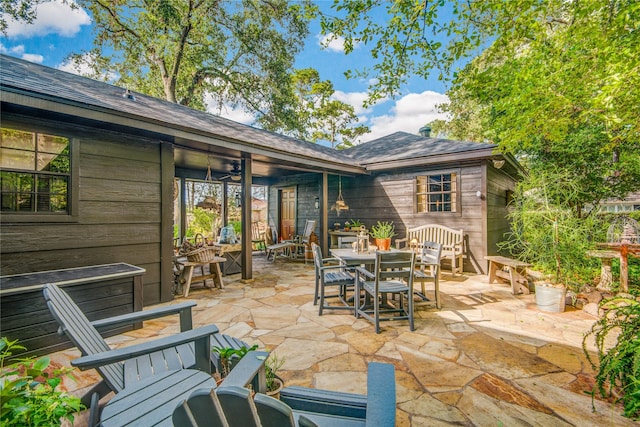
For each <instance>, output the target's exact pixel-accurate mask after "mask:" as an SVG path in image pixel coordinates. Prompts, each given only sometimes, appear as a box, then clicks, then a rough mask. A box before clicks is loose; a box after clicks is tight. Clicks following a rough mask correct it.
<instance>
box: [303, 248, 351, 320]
mask: <svg viewBox="0 0 640 427" xmlns="http://www.w3.org/2000/svg"><path fill="white" fill-rule="evenodd" d="M311 250H312V251H313V262H314V264H315V269H316V274H315V276H316V288H315V292H314V296H313V304H314V305H316V304H318V300H319V301H320V304H319V308H318V315H320V316H322V311H323V310H324V309H329V310H339V309H342V310H344V309H347V310H353V306H352V305H350V304H349V303H348V301H347V290H353V287H354V285H355V277H354V276H353V275H352V274H351V273H349V272H348V271H347V270H346V269H345V266H344V265H342V264H340V263H339V261H338V260H337V259H335V258H322V248H320V246H318V245H316V244H315V243H311ZM328 287H333V288H337V289H336V293H335V294H332V295H326V294H325V290H326V289H327V288H328ZM327 298H338V299H340V301H341V302H342V305H329V304H327V303H326V302H325V299H327Z"/></svg>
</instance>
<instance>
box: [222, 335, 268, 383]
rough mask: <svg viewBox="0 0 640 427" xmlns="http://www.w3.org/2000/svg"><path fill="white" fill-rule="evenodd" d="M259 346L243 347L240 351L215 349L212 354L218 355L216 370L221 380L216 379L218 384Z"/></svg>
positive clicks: (225, 348) (223, 348) (224, 348)
mask: <svg viewBox="0 0 640 427" xmlns="http://www.w3.org/2000/svg"><path fill="white" fill-rule="evenodd" d="M257 348H258V345H257V344H255V345H253V346H251V347H249V348H247V347H245V346H242V347H240V348H238V349H236V348H233V347H213V349H212V350H211V351H212V352H214V353H216V354H217V355H218V363H217V365H218V366H216V369H217V370H218V374H219V376H220V378H216V381H218V383H220V382H222V380H223V379H224V377H226V376H227V375H229V372H231V369H233V367H234V366H235V365H236V364H237V363H238V361H239V360H240V359H242V358H243V357H244V356H245V355H246V354H247V353H248V352H250V351H253V350H256V349H257Z"/></svg>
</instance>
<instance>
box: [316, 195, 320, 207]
mask: <svg viewBox="0 0 640 427" xmlns="http://www.w3.org/2000/svg"><path fill="white" fill-rule="evenodd" d="M315 206H316V209H320V197H316V200H315Z"/></svg>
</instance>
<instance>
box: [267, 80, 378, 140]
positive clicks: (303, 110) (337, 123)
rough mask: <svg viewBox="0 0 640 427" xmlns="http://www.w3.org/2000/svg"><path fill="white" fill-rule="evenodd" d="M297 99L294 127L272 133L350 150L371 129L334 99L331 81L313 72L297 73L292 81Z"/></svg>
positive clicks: (343, 104) (293, 112) (345, 104)
mask: <svg viewBox="0 0 640 427" xmlns="http://www.w3.org/2000/svg"><path fill="white" fill-rule="evenodd" d="M291 90H292V92H293V94H294V96H295V102H294V110H293V111H292V115H293V116H294V117H295V120H293V121H292V123H291V124H292V125H293V127H291V128H288V129H287V128H280V129H274V128H271V129H270V130H273V131H282V132H284V133H288V134H290V135H292V136H294V137H296V138H299V139H303V140H307V141H311V142H317V141H327V142H330V143H331V147H332V148H336V146H337V148H347V147H351V146H352V145H353V143H354V142H356V140H357V139H358V137H360V136H361V135H364V134H365V133H367V132H369V128H368V127H367V126H364V125H358V124H357V123H358V116H357V115H356V113H355V110H354V108H353V107H352V106H351V105H349V104H347V103H345V102H342V101H339V100H337V99H332V96H333V94H334V93H335V90H334V88H333V84H332V83H331V82H330V81H329V80H321V79H320V74H319V73H318V71H317V70H315V69H313V68H304V69H300V70H296V71H295V72H294V73H293V75H292V78H291Z"/></svg>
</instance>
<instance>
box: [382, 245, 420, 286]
mask: <svg viewBox="0 0 640 427" xmlns="http://www.w3.org/2000/svg"><path fill="white" fill-rule="evenodd" d="M414 266H415V253H413V252H381V251H378V253H377V254H376V266H375V271H376V282H379V281H382V280H406V281H407V283H408V284H409V285H411V284H412V282H413V268H414Z"/></svg>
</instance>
